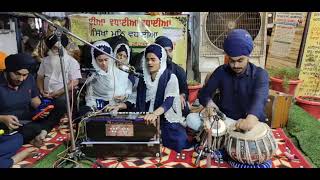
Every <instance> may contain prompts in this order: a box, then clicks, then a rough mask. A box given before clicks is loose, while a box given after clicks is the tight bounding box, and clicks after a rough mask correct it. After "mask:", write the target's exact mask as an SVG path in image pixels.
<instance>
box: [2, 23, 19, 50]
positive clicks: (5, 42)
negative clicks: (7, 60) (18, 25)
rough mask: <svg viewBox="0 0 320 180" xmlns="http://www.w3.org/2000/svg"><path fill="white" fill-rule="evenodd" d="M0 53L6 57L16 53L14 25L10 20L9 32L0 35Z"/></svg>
mask: <svg viewBox="0 0 320 180" xmlns="http://www.w3.org/2000/svg"><path fill="white" fill-rule="evenodd" d="M0 51H3V52H5V53H6V54H7V55H9V54H15V53H18V47H17V40H16V31H15V25H14V22H13V21H12V20H10V31H5V32H1V33H0Z"/></svg>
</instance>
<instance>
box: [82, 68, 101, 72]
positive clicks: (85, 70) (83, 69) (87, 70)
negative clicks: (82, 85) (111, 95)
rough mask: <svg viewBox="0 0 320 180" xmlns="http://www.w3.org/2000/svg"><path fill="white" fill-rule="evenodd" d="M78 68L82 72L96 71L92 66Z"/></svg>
mask: <svg viewBox="0 0 320 180" xmlns="http://www.w3.org/2000/svg"><path fill="white" fill-rule="evenodd" d="M80 70H81V71H82V72H97V70H96V69H94V68H81V69H80Z"/></svg>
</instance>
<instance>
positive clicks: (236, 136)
mask: <svg viewBox="0 0 320 180" xmlns="http://www.w3.org/2000/svg"><path fill="white" fill-rule="evenodd" d="M235 129H236V128H235V124H233V125H231V126H230V127H229V128H228V129H227V133H226V142H225V144H226V146H225V148H226V151H227V154H228V155H229V156H230V157H231V158H232V159H233V160H235V161H237V162H240V163H245V164H261V163H264V162H265V161H267V160H270V159H271V158H272V156H273V154H274V153H275V152H276V149H277V148H278V146H277V143H276V141H275V138H274V136H273V134H272V130H271V129H270V127H269V126H268V125H267V124H265V123H262V122H260V123H258V124H257V125H256V126H255V127H254V128H253V129H251V130H250V131H247V132H245V133H243V132H238V131H236V130H235Z"/></svg>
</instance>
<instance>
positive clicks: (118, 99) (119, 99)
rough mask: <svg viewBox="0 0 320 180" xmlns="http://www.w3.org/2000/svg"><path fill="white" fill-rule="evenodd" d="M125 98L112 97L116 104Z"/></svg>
mask: <svg viewBox="0 0 320 180" xmlns="http://www.w3.org/2000/svg"><path fill="white" fill-rule="evenodd" d="M125 98H126V97H125V96H114V97H113V99H114V100H115V101H116V102H122V101H123V100H124V99H125Z"/></svg>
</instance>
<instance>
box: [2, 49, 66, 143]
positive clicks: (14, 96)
mask: <svg viewBox="0 0 320 180" xmlns="http://www.w3.org/2000/svg"><path fill="white" fill-rule="evenodd" d="M34 64H35V60H34V59H33V58H32V57H31V56H30V55H28V54H14V55H10V56H8V57H7V58H6V60H5V65H6V69H5V71H4V72H2V73H1V74H0V102H1V103H0V115H5V116H6V118H8V119H9V120H6V121H9V122H11V123H13V125H15V126H19V128H17V130H18V131H19V132H20V133H21V134H22V136H23V139H24V143H31V144H33V145H35V146H36V147H40V146H41V145H42V144H43V140H44V139H45V137H46V135H47V133H48V132H50V131H51V130H52V128H53V127H54V126H55V125H56V124H57V123H58V122H59V120H60V119H59V118H58V117H57V114H60V112H59V110H57V109H56V110H53V111H52V112H51V113H44V114H43V115H42V116H40V119H39V120H38V121H31V119H32V116H33V111H34V110H35V109H37V108H38V107H39V105H40V104H41V100H40V98H39V96H38V95H39V92H38V89H37V87H36V84H35V80H34V77H33V76H32V75H29V69H31V68H32V66H33V65H34ZM22 121H24V123H23V124H24V125H23V126H22ZM19 122H20V123H19ZM9 128H12V127H9Z"/></svg>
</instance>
